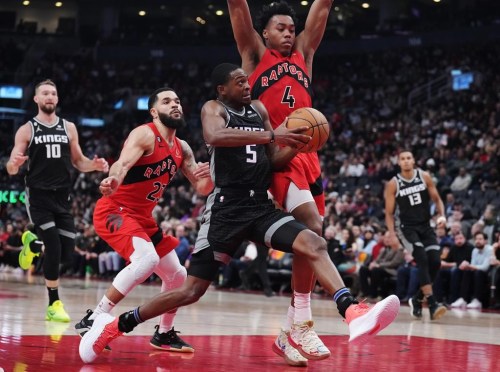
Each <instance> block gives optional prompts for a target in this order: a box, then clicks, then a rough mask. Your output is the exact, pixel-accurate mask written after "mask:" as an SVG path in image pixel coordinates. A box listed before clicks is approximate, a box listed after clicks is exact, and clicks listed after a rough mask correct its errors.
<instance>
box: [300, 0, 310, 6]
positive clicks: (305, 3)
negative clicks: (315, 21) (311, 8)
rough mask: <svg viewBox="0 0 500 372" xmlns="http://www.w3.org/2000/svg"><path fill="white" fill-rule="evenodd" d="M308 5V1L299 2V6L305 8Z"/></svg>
mask: <svg viewBox="0 0 500 372" xmlns="http://www.w3.org/2000/svg"><path fill="white" fill-rule="evenodd" d="M308 4H309V2H308V1H301V2H300V5H303V6H307V5H308Z"/></svg>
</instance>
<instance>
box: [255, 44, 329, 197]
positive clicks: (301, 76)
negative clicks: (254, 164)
mask: <svg viewBox="0 0 500 372" xmlns="http://www.w3.org/2000/svg"><path fill="white" fill-rule="evenodd" d="M248 80H249V83H250V86H251V89H252V98H254V99H259V100H260V101H262V103H263V104H264V106H265V107H266V109H267V111H268V113H269V120H270V121H271V125H272V126H273V128H276V127H278V126H279V125H280V124H281V123H282V122H283V120H285V118H286V117H287V116H289V115H290V114H291V113H292V112H293V111H295V110H297V109H299V108H302V107H312V99H311V80H310V78H309V75H308V72H307V67H306V62H305V60H304V57H303V56H302V54H300V53H299V52H296V51H295V52H292V54H291V55H290V56H289V57H283V56H282V55H281V54H280V53H279V52H277V51H276V50H272V49H267V50H266V51H265V53H264V55H263V56H262V59H261V61H260V62H259V64H258V65H257V68H256V69H255V71H254V72H253V73H252V75H250V77H249V78H248ZM277 173H282V174H278V175H277ZM277 173H275V177H274V178H275V181H276V176H280V177H281V176H283V174H285V173H286V174H287V175H286V177H287V178H289V179H292V180H294V182H295V184H296V185H297V186H299V185H300V187H299V188H303V187H305V186H302V184H303V183H302V182H300V180H299V179H298V177H299V178H305V180H306V181H307V183H309V184H312V183H314V182H315V181H316V179H317V178H318V177H319V176H320V175H321V169H320V166H319V159H318V154H317V153H315V152H313V153H299V154H297V156H295V158H293V159H292V160H291V161H290V163H289V164H288V165H287V167H286V168H285V169H283V170H282V171H281V172H277ZM275 181H273V184H275V183H276V182H275ZM272 189H273V188H271V192H273V190H272ZM286 189H288V186H287V187H286ZM276 194H277V192H273V195H274V196H275V197H276ZM278 202H280V203H281V202H282V201H280V200H278ZM282 205H283V204H282Z"/></svg>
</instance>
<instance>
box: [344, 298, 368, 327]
mask: <svg viewBox="0 0 500 372" xmlns="http://www.w3.org/2000/svg"><path fill="white" fill-rule="evenodd" d="M369 308H370V305H368V304H367V303H366V298H363V300H362V301H361V302H359V303H357V304H354V311H355V312H366V310H368V309H369ZM342 321H343V322H344V323H345V322H347V320H345V319H342Z"/></svg>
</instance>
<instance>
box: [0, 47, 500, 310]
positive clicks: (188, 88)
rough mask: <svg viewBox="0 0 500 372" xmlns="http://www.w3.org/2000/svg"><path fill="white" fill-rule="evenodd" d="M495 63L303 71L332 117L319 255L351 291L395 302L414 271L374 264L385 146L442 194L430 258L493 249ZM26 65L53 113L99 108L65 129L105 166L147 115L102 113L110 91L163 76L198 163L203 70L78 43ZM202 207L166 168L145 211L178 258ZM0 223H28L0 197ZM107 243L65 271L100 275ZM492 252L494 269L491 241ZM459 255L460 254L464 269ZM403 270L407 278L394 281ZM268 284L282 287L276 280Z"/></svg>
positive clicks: (498, 110) (456, 53) (477, 50)
mask: <svg viewBox="0 0 500 372" xmlns="http://www.w3.org/2000/svg"><path fill="white" fill-rule="evenodd" d="M6 58H7V57H5V55H4V54H2V56H1V57H0V65H2V64H3V65H5V64H6V61H5V59H6ZM2 60H3V61H2ZM499 62H500V45H498V43H489V44H484V45H481V44H479V45H464V46H460V47H457V46H455V47H453V48H451V47H444V46H441V47H432V48H416V49H404V50H397V51H385V52H379V53H371V54H363V55H345V56H335V57H331V56H324V55H323V56H318V57H317V59H316V61H315V70H314V76H313V87H314V92H315V94H314V106H315V107H316V108H317V109H319V110H320V111H322V112H324V113H325V114H326V115H327V116H328V118H329V119H330V125H331V136H330V138H329V141H328V143H327V144H326V146H325V147H324V148H323V149H322V150H321V151H320V160H321V163H322V169H323V179H324V185H323V186H324V188H325V194H326V197H327V208H326V216H325V232H328V233H327V234H325V236H327V239H328V241H329V249H330V252H331V257H332V260H333V261H334V262H335V263H336V264H337V266H338V267H339V269H340V271H341V273H342V275H343V276H344V277H345V278H346V281H348V283H349V284H350V285H351V286H353V288H354V289H355V290H356V293H358V294H361V293H362V294H363V295H365V296H369V297H370V296H371V297H377V296H378V295H381V294H385V293H387V291H397V292H398V295H400V297H401V298H402V299H404V298H407V297H408V296H410V295H411V291H412V290H413V289H412V288H414V287H415V284H414V281H413V282H412V280H411V279H412V278H414V277H415V275H413V276H412V272H414V270H412V263H411V261H410V262H401V255H400V254H399V253H398V255H397V256H398V257H399V258H398V259H399V264H398V265H397V267H391V270H390V272H389V271H387V270H375V269H380V268H383V267H384V265H385V263H382V258H384V257H385V258H387V257H393V256H394V254H393V253H391V252H389V251H388V249H396V250H397V249H398V247H386V245H385V244H384V240H383V236H384V231H385V230H384V229H385V228H384V223H383V221H384V210H383V204H384V203H383V188H384V184H385V182H386V181H388V180H389V179H390V178H391V177H392V176H393V175H394V174H395V172H396V171H397V166H396V157H397V156H396V155H397V151H398V149H402V148H405V149H411V150H412V151H413V153H414V155H415V159H416V161H417V165H418V166H419V167H421V168H423V169H424V170H426V171H428V172H429V173H430V174H431V176H432V177H433V179H434V181H435V183H436V185H437V187H438V190H439V192H440V194H441V196H442V198H443V200H444V201H445V205H446V211H447V217H448V230H447V231H442V232H440V234H439V236H440V237H441V240H442V241H443V242H446V243H442V246H443V261H445V262H446V260H447V258H446V257H447V253H448V252H447V251H446V250H445V249H444V248H445V247H447V249H449V250H451V251H453V247H454V245H456V244H457V236H458V235H459V234H463V236H464V238H465V240H466V241H470V242H471V243H470V244H472V245H473V246H474V245H475V244H476V243H475V239H476V238H475V237H476V236H477V233H478V232H484V233H485V234H486V244H487V245H488V246H492V247H493V246H494V245H495V244H496V245H497V246H498V239H499V238H498V235H499V234H500V226H499V224H500V222H499V213H498V210H499V208H500V197H499V195H500V178H499V174H498V171H499V167H498V164H499V154H500V92H499V90H498V86H500V74H499V73H498V67H497V66H498V64H499ZM37 66H38V67H37V68H36V70H35V71H34V73H33V76H31V77H30V79H29V80H30V81H37V80H41V79H42V78H47V77H50V78H52V79H53V80H54V81H56V83H57V84H58V91H59V95H60V107H61V112H60V115H61V116H63V117H65V118H68V119H70V120H74V121H75V122H77V123H78V118H79V117H80V116H82V115H85V116H90V117H92V116H95V117H105V118H106V125H105V126H104V127H102V128H88V127H82V126H78V128H79V133H80V142H81V146H82V149H83V151H84V153H85V154H86V155H88V156H93V155H94V154H98V155H99V156H104V157H106V158H107V159H108V161H109V162H110V163H112V162H113V160H114V159H115V157H116V156H117V155H118V152H119V149H120V147H121V145H122V141H123V139H124V138H125V136H126V134H127V133H128V132H129V131H130V130H131V129H132V128H133V127H134V126H136V125H137V124H140V123H142V122H145V121H147V112H145V111H142V112H139V111H136V110H134V109H131V108H125V109H121V110H115V109H114V108H113V106H114V104H115V103H116V101H117V100H119V99H126V98H127V97H130V96H131V95H134V94H145V95H148V94H149V93H150V92H152V91H153V90H154V89H156V88H157V87H159V86H162V85H169V86H171V87H172V88H174V89H175V90H176V91H177V92H178V94H179V96H180V97H181V101H182V105H183V107H184V111H185V113H186V117H187V119H188V126H187V127H186V128H184V129H183V130H181V131H179V136H180V137H181V138H183V139H186V140H187V141H188V142H189V143H190V145H191V146H192V148H193V150H194V151H195V157H196V158H198V159H200V160H201V161H206V160H207V159H208V158H207V154H206V150H205V146H204V143H203V139H202V136H201V127H200V120H199V115H198V114H199V111H200V108H201V106H202V104H203V103H204V102H205V101H206V100H208V99H210V98H212V97H213V91H212V89H211V88H210V71H211V68H212V67H213V66H211V65H209V64H203V63H189V64H183V63H180V62H175V61H172V60H170V61H163V60H153V59H152V60H147V59H145V60H144V61H143V62H141V63H139V64H136V63H134V64H131V63H127V62H124V61H100V60H96V59H95V57H94V56H93V54H92V52H91V51H90V50H81V51H79V52H78V53H77V54H76V55H64V54H50V55H45V56H44V57H43V58H41V59H40V61H39V63H38V65H37ZM461 66H467V67H468V68H469V70H470V71H474V74H475V80H474V83H473V84H472V86H471V88H470V89H469V90H463V91H453V90H451V89H449V90H448V91H447V92H446V94H444V95H443V96H441V97H440V98H438V99H436V100H433V101H431V102H427V103H425V104H421V105H418V106H415V107H408V104H407V100H406V97H407V96H408V93H409V92H410V91H411V90H412V89H414V88H415V87H417V86H420V85H422V84H424V83H426V82H428V81H430V80H432V79H434V78H436V77H439V76H442V75H445V74H449V71H450V70H451V69H453V68H457V67H461ZM0 82H1V81H0ZM27 108H28V109H29V107H27ZM10 124H11V123H9V122H7V121H3V120H0V126H1V128H0V129H1V130H2V133H4V135H2V147H1V148H0V163H1V164H2V167H1V168H2V169H1V170H0V185H2V187H3V188H7V189H22V188H23V179H22V177H23V172H21V174H20V175H19V176H15V177H8V176H7V174H6V171H5V167H4V164H5V162H6V161H7V159H8V156H9V154H10V149H11V148H12V137H11V136H9V134H10V133H13V130H12V128H9V125H10ZM101 178H102V175H100V174H97V173H86V174H80V175H77V174H75V183H74V189H73V197H74V199H73V208H72V213H73V215H74V216H75V221H76V225H77V228H78V230H79V232H80V236H81V237H85V236H86V234H87V235H88V234H94V235H95V233H92V232H91V231H90V232H89V229H91V224H92V213H93V209H94V205H95V202H96V200H97V198H98V197H99V194H98V187H97V185H98V183H99V181H100V179H101ZM203 209H204V199H203V198H201V197H199V196H198V195H196V194H195V193H194V191H193V190H192V188H191V187H190V185H189V182H187V180H186V179H185V178H184V177H183V176H182V175H179V176H177V177H176V178H175V179H174V181H173V182H172V183H171V184H170V185H169V187H168V188H167V189H166V191H165V194H164V197H163V200H162V201H161V202H160V204H159V207H158V208H157V209H156V210H155V211H154V215H155V218H156V219H157V221H158V223H159V225H160V226H161V228H162V229H163V230H164V231H166V232H169V233H172V234H174V235H179V236H182V237H183V247H182V249H181V248H179V252H182V259H183V261H184V262H186V264H188V263H189V254H188V252H189V249H191V248H192V246H193V244H194V240H195V237H196V232H197V229H198V227H199V217H200V215H201V213H202V212H203ZM0 222H1V223H0V225H1V226H4V227H5V228H7V226H9V225H12V226H13V227H14V228H15V229H16V230H17V231H22V229H23V228H24V227H25V225H26V223H27V216H26V213H25V209H24V205H23V204H22V202H17V203H15V204H4V203H2V204H0ZM91 230H92V229H91ZM4 236H7V235H6V234H2V239H3V240H2V242H6V241H7V240H8V239H4V238H3V237H4ZM94 238H95V239H96V237H94ZM94 238H93V239H94ZM95 239H94V240H95ZM10 241H11V243H2V246H3V247H13V248H14V249H15V248H16V244H17V248H18V247H19V245H20V244H19V242H17V243H15V244H14V245H12V241H13V240H12V239H11V240H10ZM81 241H82V242H84V241H85V239H83V238H82V240H81ZM186 249H187V252H186ZM384 250H387V251H384ZM7 251H8V249H5V248H4V249H3V250H2V251H0V252H2V253H3V256H9V254H7V255H6V252H7ZM92 252H94V253H96V254H95V255H94V254H92ZM109 252H111V250H110V249H109V247H105V246H104V245H103V244H101V243H99V244H97V242H96V241H95V242H94V243H93V244H87V243H86V244H84V246H78V248H77V250H75V257H76V258H77V259H78V260H76V261H79V264H78V265H76V266H73V267H71V268H66V269H67V270H68V272H69V273H71V274H72V275H77V276H82V274H84V273H85V268H86V266H90V267H93V272H94V273H95V274H96V275H98V274H100V275H102V276H112V275H113V272H116V265H114V262H115V261H113V259H112V258H110V259H109V261H106V259H104V258H102V259H101V258H100V255H101V254H103V257H104V256H106V257H107V256H110V254H109ZM380 252H382V253H383V254H382V253H380ZM492 252H495V253H493V254H496V257H497V261H496V262H497V265H498V257H499V250H498V249H495V250H494V251H493V250H492ZM271 254H272V253H271ZM78 256H80V257H78ZM379 257H380V258H379ZM467 258H468V257H467ZM0 259H1V258H0ZM470 259H472V257H471V258H470ZM470 259H469V260H466V261H468V263H469V264H471V265H472V263H471V261H470ZM82 260H83V261H82ZM377 260H378V261H377ZM87 261H88V262H87ZM403 261H404V259H403ZM2 262H3V263H11V261H2ZM82 262H83V263H82ZM100 262H102V263H100ZM105 262H110V263H109V264H106V263H105ZM491 262H492V264H493V263H494V262H495V261H494V260H493V259H492V260H491ZM119 264H120V265H123V264H124V263H123V262H121V263H119ZM460 264H461V262H460V263H458V265H457V267H458V266H460ZM377 265H378V266H377ZM362 267H363V269H361V268H362ZM82 268H83V269H82ZM399 269H401V273H399ZM488 270H489V266H488ZM398 274H399V275H398ZM360 275H361V282H360V280H359V279H360V277H359V276H360ZM370 278H371V279H373V278H376V279H373V280H375V281H377V283H376V285H375V284H374V283H373V282H371V281H370ZM373 280H372V281H373ZM403 280H406V282H409V284H408V285H404V284H402V281H403ZM219 284H220V283H219ZM276 285H277V286H278V288H281V287H282V286H281V283H278V284H276ZM410 287H411V288H410ZM320 290H321V289H319V288H318V291H320ZM366 292H368V293H366ZM465 292H467V291H464V293H465ZM469 292H470V291H469ZM467 293H468V292H467ZM445 296H448V297H446V298H445ZM467 296H469V297H470V296H472V294H467ZM441 300H442V301H447V302H450V301H451V302H454V301H456V300H457V298H454V295H453V296H451V295H449V294H446V295H443V296H442V298H441ZM466 300H467V301H469V300H470V301H471V298H467V299H466ZM481 300H482V301H483V302H484V301H485V300H486V299H485V298H481ZM451 302H450V303H451ZM485 305H486V304H485Z"/></svg>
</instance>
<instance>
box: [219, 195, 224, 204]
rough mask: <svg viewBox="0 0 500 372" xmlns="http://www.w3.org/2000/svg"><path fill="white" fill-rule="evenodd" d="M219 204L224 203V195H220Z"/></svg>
mask: <svg viewBox="0 0 500 372" xmlns="http://www.w3.org/2000/svg"><path fill="white" fill-rule="evenodd" d="M219 202H221V203H222V202H224V195H222V196H221V197H220V198H219Z"/></svg>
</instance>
